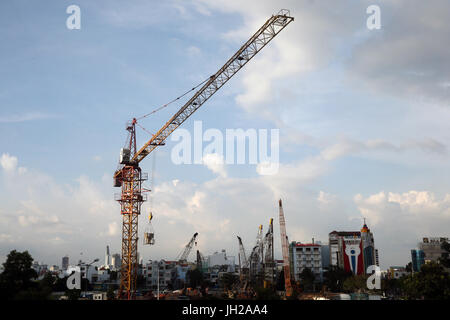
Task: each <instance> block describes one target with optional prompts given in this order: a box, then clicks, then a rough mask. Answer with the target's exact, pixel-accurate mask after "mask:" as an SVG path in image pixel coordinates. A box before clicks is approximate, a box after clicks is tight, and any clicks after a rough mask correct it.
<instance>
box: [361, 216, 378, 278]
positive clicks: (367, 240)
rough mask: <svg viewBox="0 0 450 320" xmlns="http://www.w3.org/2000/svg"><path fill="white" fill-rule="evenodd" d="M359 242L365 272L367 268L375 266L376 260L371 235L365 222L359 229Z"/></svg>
mask: <svg viewBox="0 0 450 320" xmlns="http://www.w3.org/2000/svg"><path fill="white" fill-rule="evenodd" d="M361 242H362V248H363V259H364V270H367V268H368V267H369V266H371V265H377V259H376V252H375V243H374V240H373V234H372V232H370V229H369V228H368V227H367V225H366V222H365V221H364V225H363V227H362V228H361Z"/></svg>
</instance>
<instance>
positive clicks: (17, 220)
mask: <svg viewBox="0 0 450 320" xmlns="http://www.w3.org/2000/svg"><path fill="white" fill-rule="evenodd" d="M70 4H71V3H66V2H64V3H63V2H52V3H50V2H47V3H28V2H26V1H16V2H14V4H12V3H11V2H2V3H1V4H0V21H2V27H1V28H0V40H1V41H2V46H3V47H2V48H3V50H2V52H0V57H1V59H0V66H1V69H2V70H3V72H4V74H5V75H6V76H4V77H2V78H1V79H0V84H1V85H0V87H1V89H0V106H1V107H0V132H1V134H0V145H1V149H0V202H1V203H2V205H1V206H0V217H1V218H2V221H3V222H2V224H1V225H0V262H4V261H5V259H6V255H7V254H8V252H9V251H10V250H12V249H17V250H19V251H23V250H29V252H30V253H31V255H32V256H33V258H35V260H38V261H45V262H46V263H48V264H49V265H52V264H60V262H61V257H63V256H64V255H66V254H67V255H68V256H69V257H70V259H71V261H75V260H72V259H76V261H78V260H79V259H78V258H75V257H79V256H80V253H81V252H82V253H83V259H85V260H89V261H91V260H93V259H95V258H99V259H100V260H102V257H103V256H104V248H105V246H106V245H109V246H110V248H111V252H112V253H120V248H121V247H120V246H121V238H120V237H121V223H122V221H121V220H122V219H121V216H120V209H119V204H118V203H117V202H116V201H115V200H114V193H118V192H119V190H118V189H115V188H113V186H112V185H113V179H112V176H113V173H114V171H115V170H116V168H117V164H118V159H119V152H120V148H121V147H123V142H124V141H125V139H126V134H127V132H126V131H125V123H126V122H127V121H129V120H131V119H132V118H133V117H135V116H141V115H144V114H147V113H148V112H151V111H152V110H154V109H155V108H156V107H158V106H160V105H163V104H164V103H166V102H168V101H170V100H171V99H172V98H174V97H177V96H179V94H180V93H183V92H185V91H186V90H189V89H190V88H192V87H193V86H194V85H196V84H198V83H200V82H201V81H202V80H204V79H205V78H207V77H208V76H209V75H210V74H211V73H212V72H215V71H216V70H217V68H218V67H220V66H221V65H222V64H223V63H224V61H226V59H228V57H229V56H230V54H231V53H233V52H235V50H236V49H237V48H238V47H239V46H240V45H241V44H242V41H243V40H245V39H247V38H248V37H249V36H250V35H251V33H252V32H253V30H256V28H258V27H259V26H260V25H261V23H263V22H264V21H265V20H266V19H267V17H269V16H270V15H272V14H274V13H276V12H278V10H279V9H280V8H289V9H290V12H291V14H292V16H293V17H295V21H294V22H293V23H292V24H291V25H290V26H289V30H288V29H286V32H283V33H282V34H280V35H279V37H278V38H277V40H276V41H274V42H273V43H271V45H270V46H268V47H267V48H265V49H264V52H263V53H262V54H261V55H260V56H258V57H256V58H255V60H253V61H252V64H249V65H248V66H245V69H243V71H242V73H241V74H239V75H237V76H236V77H235V78H233V79H231V80H230V82H229V83H227V85H226V86H224V88H223V89H222V91H221V92H220V93H218V94H217V95H216V96H214V99H211V101H208V105H207V106H206V105H205V107H204V109H201V110H199V111H198V113H196V114H195V115H193V117H192V119H189V120H188V121H187V122H186V123H185V124H183V128H184V129H186V130H188V131H190V132H191V133H192V134H193V130H194V121H201V122H202V125H203V128H204V130H206V129H217V130H219V131H220V132H222V133H225V131H226V129H237V128H243V129H244V130H245V129H268V130H270V129H279V130H280V137H279V145H278V147H279V151H280V166H279V171H278V173H277V174H274V175H261V174H260V171H259V170H258V165H253V164H243V165H237V164H232V165H230V164H224V163H222V164H221V163H220V162H219V163H216V162H214V161H211V162H208V161H206V162H205V163H204V164H192V165H176V164H174V163H173V162H172V161H171V152H172V150H173V147H174V146H175V144H176V142H174V141H172V140H171V139H168V140H167V141H166V146H164V147H161V148H159V150H158V151H157V152H156V153H155V154H156V163H155V168H156V170H155V173H154V177H155V184H154V192H153V194H152V195H151V199H152V202H150V201H148V202H146V203H144V206H143V210H142V215H141V217H140V222H139V226H140V228H139V237H140V240H139V252H140V253H141V256H142V257H144V258H145V259H147V260H148V259H152V260H159V259H162V258H167V259H175V257H176V255H177V254H178V253H179V252H180V251H181V250H182V249H183V247H184V246H185V245H186V243H187V242H188V240H189V238H190V237H191V236H192V234H193V233H195V232H198V233H199V238H198V249H199V250H200V251H201V252H202V253H204V254H209V253H212V252H214V251H219V250H221V249H225V250H226V251H227V252H229V253H230V254H231V255H235V256H237V253H238V250H239V248H238V242H237V241H236V236H241V237H242V240H243V242H244V246H245V248H246V249H247V250H249V249H250V248H251V246H252V245H253V244H254V242H255V239H256V235H257V228H258V226H259V225H260V224H262V225H263V226H264V229H266V228H267V225H268V223H269V219H270V218H274V223H275V225H274V239H275V240H274V245H275V248H274V249H275V257H276V258H280V257H281V245H280V241H279V239H280V235H279V225H278V210H277V201H278V199H279V198H281V199H282V200H283V204H284V209H285V216H286V229H287V235H288V237H289V241H299V242H308V241H309V240H308V239H312V238H315V239H317V240H319V241H321V242H322V243H327V241H328V234H329V233H330V232H331V231H333V230H342V231H352V230H360V229H361V226H362V225H363V219H364V218H366V220H367V225H368V226H369V228H370V229H371V231H372V232H373V234H374V238H375V248H377V249H378V250H379V259H380V265H381V267H382V269H386V268H387V267H389V266H396V265H405V264H406V263H408V262H409V261H411V253H410V250H411V249H414V248H416V247H417V244H418V243H419V242H420V241H421V239H422V238H423V237H427V236H443V237H448V236H449V235H448V230H450V170H449V165H448V163H449V160H450V159H449V153H448V147H449V145H448V141H450V129H449V127H448V119H449V118H450V108H449V105H450V103H449V102H450V95H449V92H450V91H449V83H450V76H449V74H450V70H449V64H448V63H447V61H448V52H449V50H450V44H449V42H448V35H449V33H450V29H449V27H448V23H446V21H447V19H448V18H447V16H446V13H448V12H450V4H449V3H448V2H445V1H436V2H435V4H434V5H433V6H429V5H427V4H426V3H423V2H421V1H405V0H401V1H397V2H396V3H395V4H392V3H389V2H388V1H380V7H381V12H382V24H381V26H382V27H381V29H380V30H369V29H368V28H367V26H366V19H367V17H368V15H367V13H366V8H367V7H368V6H369V5H370V4H372V3H371V2H370V1H360V2H358V3H357V4H355V3H351V4H350V3H345V4H344V3H337V2H335V1H328V2H326V3H323V4H320V5H319V4H318V3H316V2H309V1H305V2H299V1H289V0H286V1H280V2H276V3H275V2H270V1H257V2H256V1H248V2H245V3H242V1H214V2H207V1H200V0H192V1H185V2H180V1H175V0H174V1H166V2H164V3H160V2H156V1H155V2H149V1H135V2H133V4H124V3H121V2H120V1H96V2H95V3H94V2H92V1H78V2H77V5H78V6H79V7H80V9H81V13H82V15H81V17H82V18H81V29H80V30H69V29H67V27H66V19H67V17H68V16H69V15H68V14H67V13H66V8H67V6H68V5H70ZM18 12H20V13H18ZM447 15H448V14H447ZM162 17H164V18H162ZM161 19H164V21H162V20H161ZM162 22H164V23H162ZM411 35H414V37H413V38H412V37H411ZM179 107H180V105H172V106H170V107H167V108H166V109H164V110H162V111H161V112H158V113H156V114H154V115H152V116H151V117H149V118H148V119H146V120H145V121H142V122H141V124H142V126H144V127H145V128H146V129H147V130H148V131H150V132H152V133H154V132H155V130H157V129H159V128H160V127H161V125H162V124H163V123H165V121H167V119H169V117H170V116H171V115H172V114H173V113H174V112H175V111H176V110H177V109H178V108H179ZM139 130H140V129H139ZM149 136H150V135H149V134H148V133H147V132H145V131H143V130H140V131H138V145H139V146H141V145H142V144H143V143H144V142H145V141H147V140H148V138H149ZM155 154H153V156H155ZM153 156H152V157H149V159H145V160H144V161H143V162H142V163H141V166H142V168H143V171H144V172H148V173H149V175H151V170H152V162H153ZM209 159H210V160H214V159H211V158H209ZM150 203H152V204H153V207H152V208H150ZM150 211H151V212H152V213H153V216H154V218H153V220H152V225H153V227H154V230H155V240H156V242H155V245H154V246H151V247H146V246H144V245H143V244H142V239H143V230H144V228H145V227H146V224H147V222H146V217H147V215H148V214H149V212H150ZM72 257H73V258H72ZM191 260H194V259H192V253H191Z"/></svg>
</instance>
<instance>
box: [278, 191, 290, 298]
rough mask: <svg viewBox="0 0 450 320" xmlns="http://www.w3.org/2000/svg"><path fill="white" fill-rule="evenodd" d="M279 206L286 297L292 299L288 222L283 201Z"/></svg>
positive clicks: (279, 202)
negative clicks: (287, 233)
mask: <svg viewBox="0 0 450 320" xmlns="http://www.w3.org/2000/svg"><path fill="white" fill-rule="evenodd" d="M278 205H279V211H280V238H281V251H282V252H283V270H284V287H285V289H286V297H290V296H292V284H291V267H290V265H289V247H288V240H287V235H286V221H285V220H284V211H283V204H282V203H281V199H280V200H279V201H278Z"/></svg>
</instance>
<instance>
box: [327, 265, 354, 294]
mask: <svg viewBox="0 0 450 320" xmlns="http://www.w3.org/2000/svg"><path fill="white" fill-rule="evenodd" d="M352 276H353V273H352V272H350V271H345V270H344V269H342V268H339V267H337V266H330V268H329V269H328V271H327V272H325V273H324V278H325V281H324V284H325V285H326V286H327V287H328V289H329V290H330V291H332V292H340V291H342V290H343V289H344V288H343V287H344V281H345V280H346V279H347V278H349V277H352Z"/></svg>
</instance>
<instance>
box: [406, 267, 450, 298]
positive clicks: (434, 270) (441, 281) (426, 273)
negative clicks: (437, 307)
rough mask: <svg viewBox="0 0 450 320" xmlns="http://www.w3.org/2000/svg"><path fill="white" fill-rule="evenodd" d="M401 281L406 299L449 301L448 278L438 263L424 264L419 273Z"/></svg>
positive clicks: (449, 280) (449, 278) (449, 287)
mask: <svg viewBox="0 0 450 320" xmlns="http://www.w3.org/2000/svg"><path fill="white" fill-rule="evenodd" d="M402 280H403V281H402V283H403V289H404V291H405V295H406V298H407V299H425V300H442V299H450V276H449V274H448V273H447V272H445V270H444V268H443V267H442V266H441V265H440V264H438V263H435V262H432V263H427V264H424V265H422V267H421V268H420V272H417V273H414V274H413V275H411V276H409V277H405V278H404V279H402Z"/></svg>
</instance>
